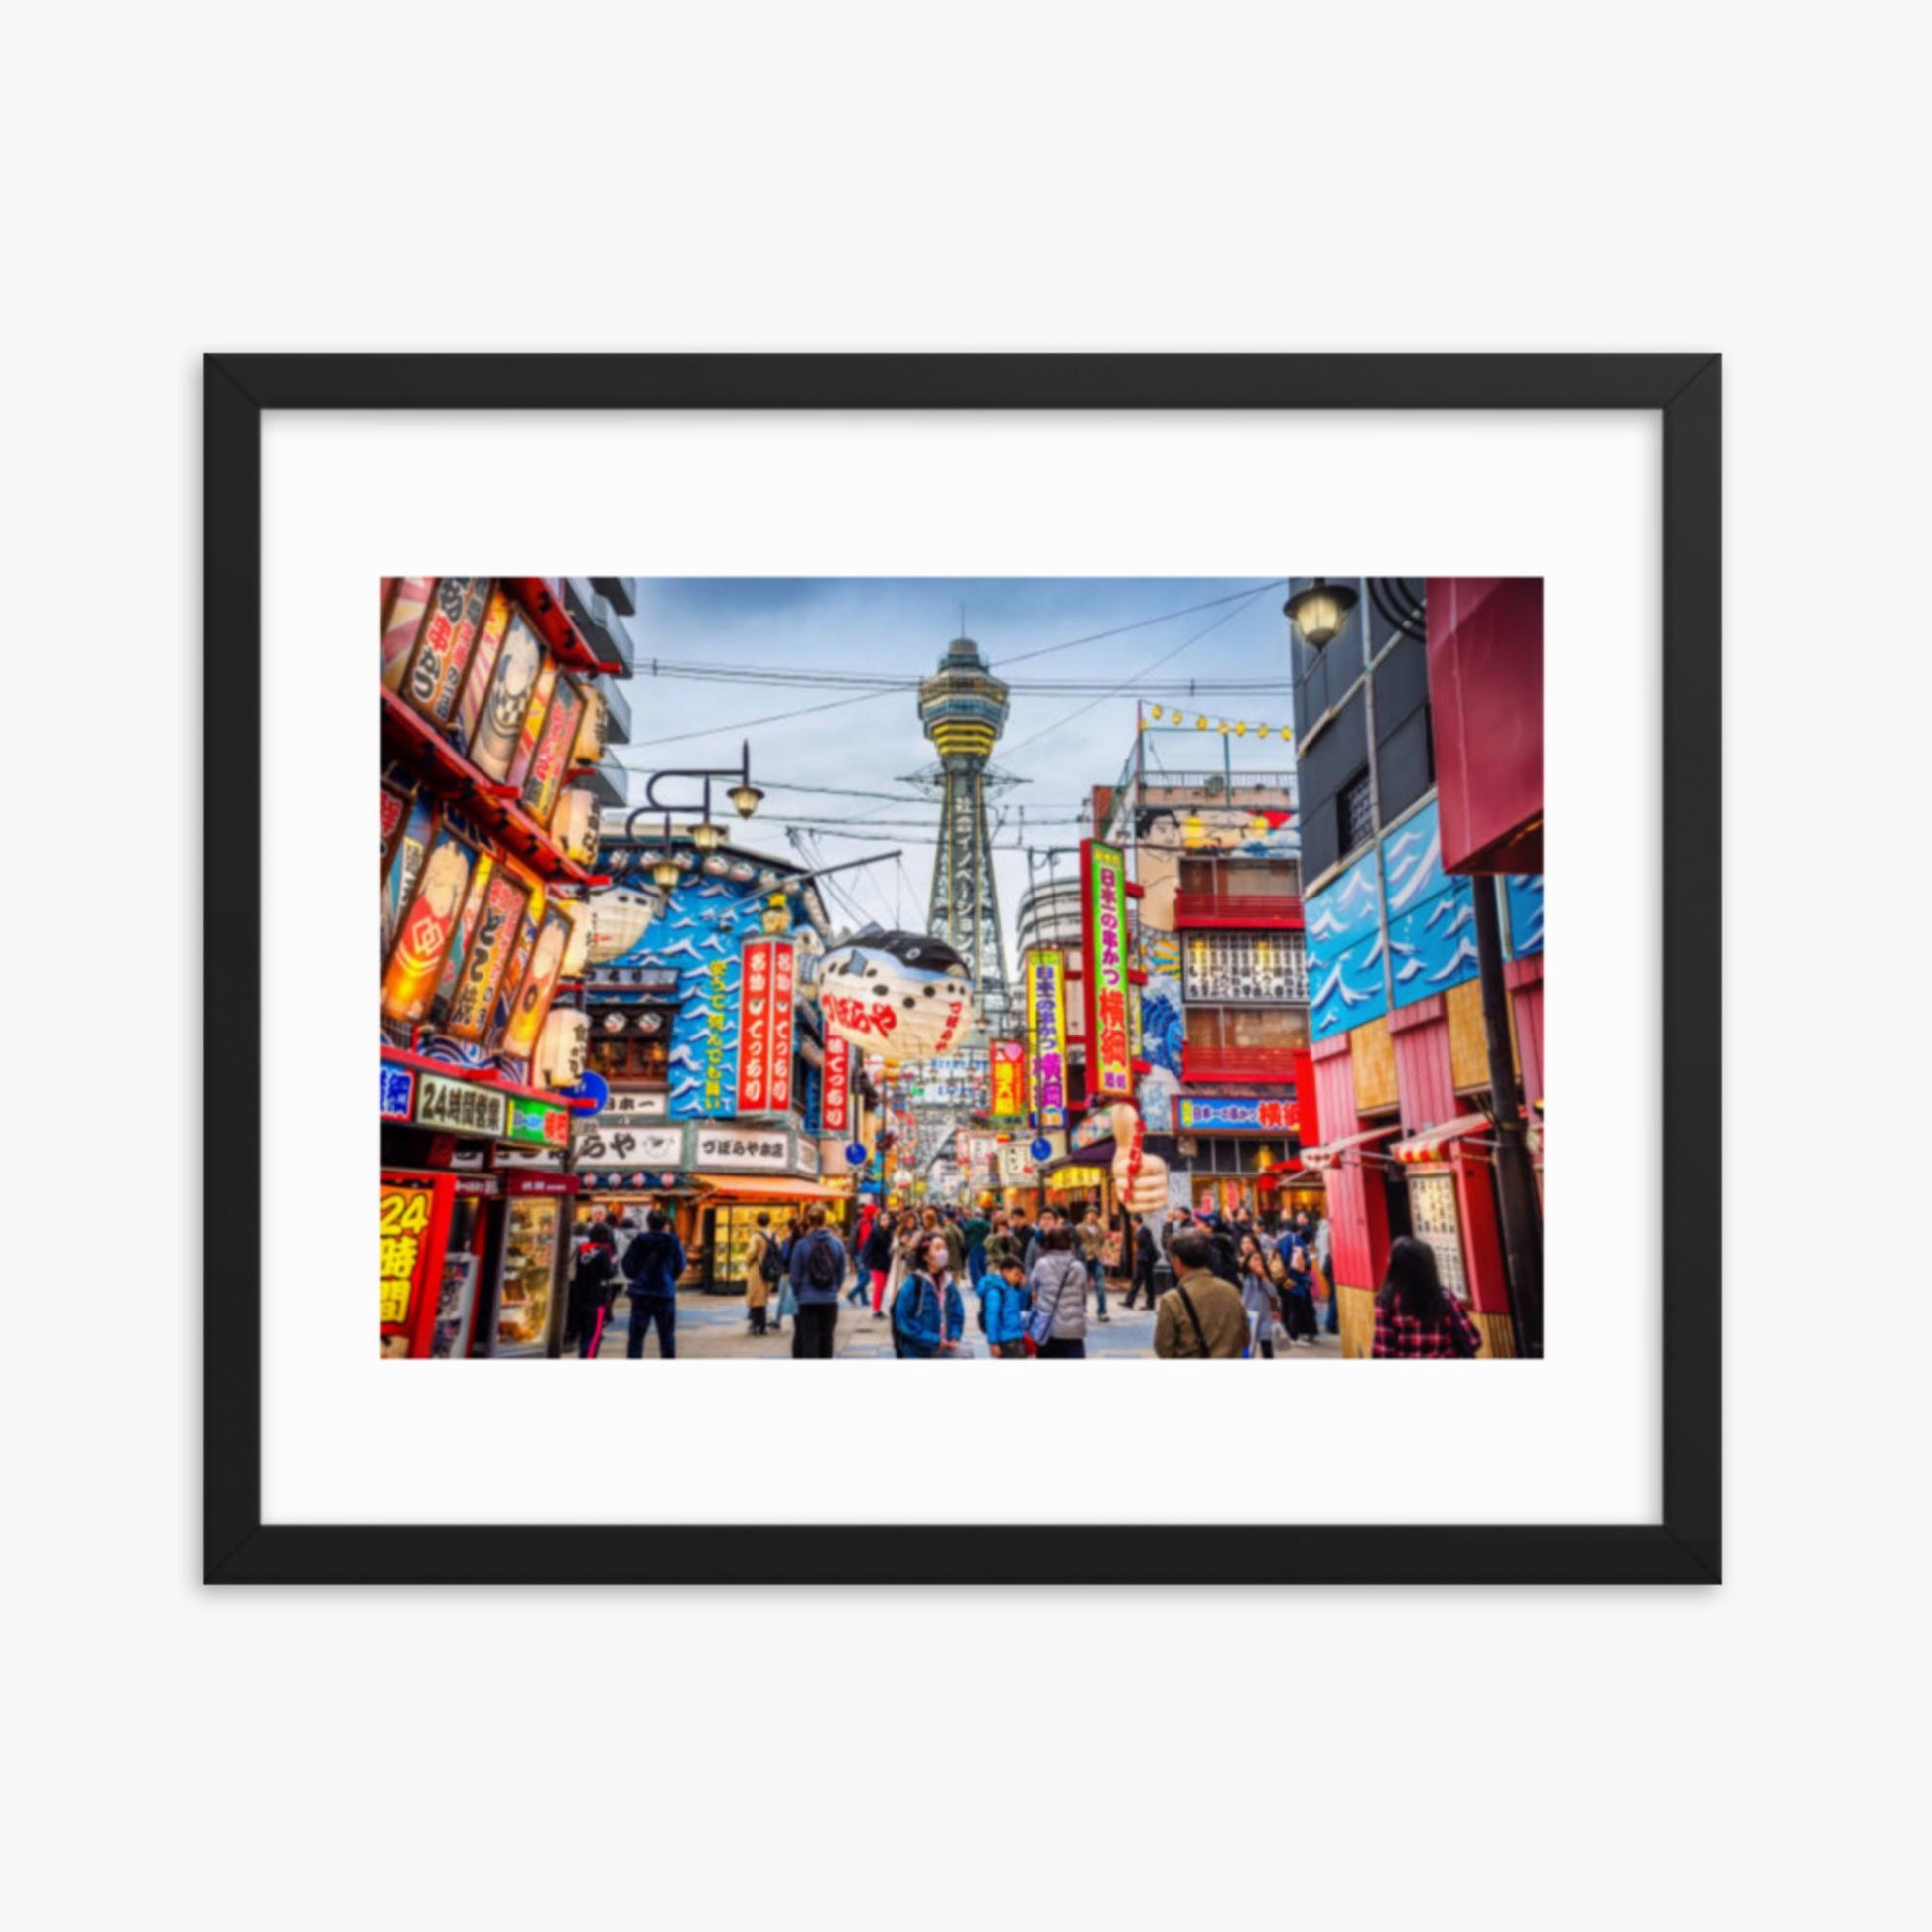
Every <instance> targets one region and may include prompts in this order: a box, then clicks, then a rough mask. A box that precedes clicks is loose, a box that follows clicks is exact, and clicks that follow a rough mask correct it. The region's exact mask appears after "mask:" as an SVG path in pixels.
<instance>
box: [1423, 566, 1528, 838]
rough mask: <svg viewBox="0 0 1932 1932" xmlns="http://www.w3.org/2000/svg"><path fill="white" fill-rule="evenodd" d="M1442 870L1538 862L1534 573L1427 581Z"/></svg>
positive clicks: (1432, 729)
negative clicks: (1527, 575)
mask: <svg viewBox="0 0 1932 1932" xmlns="http://www.w3.org/2000/svg"><path fill="white" fill-rule="evenodd" d="M1429 698H1430V715H1431V733H1432V736H1433V738H1434V740H1435V751H1436V790H1437V798H1438V801H1439V803H1440V805H1441V809H1442V834H1443V869H1444V870H1445V871H1446V872H1541V871H1542V870H1543V580H1542V578H1540V577H1432V578H1430V580H1429Z"/></svg>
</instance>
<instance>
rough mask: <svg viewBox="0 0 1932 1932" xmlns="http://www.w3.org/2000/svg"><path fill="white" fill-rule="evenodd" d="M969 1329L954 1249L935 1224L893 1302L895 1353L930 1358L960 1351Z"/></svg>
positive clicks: (923, 1238)
mask: <svg viewBox="0 0 1932 1932" xmlns="http://www.w3.org/2000/svg"><path fill="white" fill-rule="evenodd" d="M965 1332H966V1307H965V1304H964V1303H963V1302H962V1301H961V1300H960V1297H959V1281H958V1277H957V1276H955V1275H954V1273H953V1269H952V1250H951V1248H950V1247H949V1246H948V1245H947V1242H946V1237H945V1235H944V1233H943V1232H941V1231H940V1230H939V1229H937V1228H934V1229H932V1230H930V1231H929V1232H927V1233H926V1234H924V1235H923V1236H922V1238H921V1241H920V1247H919V1255H918V1266H917V1267H916V1268H914V1269H913V1271H912V1272H911V1274H909V1275H908V1276H907V1277H906V1278H905V1282H904V1285H903V1286H902V1287H901V1288H900V1289H899V1292H898V1295H897V1298H896V1299H895V1300H894V1302H893V1353H894V1354H896V1355H898V1356H901V1357H910V1358H911V1359H913V1360H928V1359H931V1358H933V1357H935V1356H940V1355H950V1354H953V1353H954V1352H956V1351H957V1349H958V1347H959V1338H960V1336H961V1335H963V1334H964V1333H965Z"/></svg>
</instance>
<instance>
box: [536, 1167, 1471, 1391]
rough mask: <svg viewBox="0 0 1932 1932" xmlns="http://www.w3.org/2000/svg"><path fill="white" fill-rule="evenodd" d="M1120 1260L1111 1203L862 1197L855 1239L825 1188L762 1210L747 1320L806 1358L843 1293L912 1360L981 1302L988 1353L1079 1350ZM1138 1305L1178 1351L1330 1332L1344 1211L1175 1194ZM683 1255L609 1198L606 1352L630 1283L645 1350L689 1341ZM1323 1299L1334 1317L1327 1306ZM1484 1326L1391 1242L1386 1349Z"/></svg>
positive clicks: (594, 1319) (952, 1344) (1137, 1272)
mask: <svg viewBox="0 0 1932 1932" xmlns="http://www.w3.org/2000/svg"><path fill="white" fill-rule="evenodd" d="M1120 1259H1121V1257H1120V1256H1119V1255H1118V1252H1117V1247H1116V1244H1115V1243H1114V1242H1112V1241H1111V1240H1110V1239H1109V1236H1108V1232H1107V1229H1106V1227H1105V1224H1104V1222H1103V1220H1102V1218H1101V1216H1100V1215H1099V1214H1098V1213H1097V1212H1096V1211H1093V1210H1091V1209H1081V1210H1076V1211H1074V1212H1071V1213H1067V1214H1061V1213H1059V1212H1057V1211H1055V1210H1054V1209H1052V1208H1042V1209H1041V1210H1040V1212H1039V1214H1038V1216H1037V1218H1036V1219H1034V1220H1029V1219H1028V1217H1027V1215H1026V1214H1025V1212H1024V1211H1021V1210H1019V1209H1015V1210H1013V1211H1011V1212H1009V1211H1007V1210H1005V1209H1000V1208H995V1209H993V1210H992V1211H991V1212H990V1213H979V1212H974V1211H968V1210H964V1209H961V1208H956V1207H951V1206H944V1207H942V1206H938V1205H927V1206H923V1207H919V1208H904V1209H900V1210H898V1211H897V1212H894V1211H890V1210H888V1209H884V1208H880V1207H878V1206H877V1205H875V1204H873V1203H866V1204H864V1205H863V1206H862V1207H861V1210H860V1213H859V1217H858V1220H857V1222H856V1224H855V1226H854V1227H853V1229H852V1231H851V1234H850V1237H849V1238H848V1237H847V1236H844V1235H842V1234H841V1233H840V1232H839V1230H838V1229H836V1228H835V1227H833V1226H832V1225H831V1223H830V1221H829V1218H828V1216H827V1214H826V1210H825V1208H824V1206H823V1205H822V1204H820V1203H816V1202H814V1203H813V1204H812V1205H810V1206H809V1207H807V1208H805V1209H804V1210H803V1211H802V1212H801V1213H799V1214H798V1215H796V1216H794V1217H792V1218H791V1219H790V1220H789V1221H788V1222H787V1223H786V1224H785V1225H784V1226H782V1227H780V1226H778V1225H776V1224H775V1223H774V1220H773V1217H772V1215H771V1214H769V1213H759V1215H758V1217H757V1222H756V1226H755V1230H754V1233H753V1236H752V1239H751V1241H750V1243H749V1244H748V1246H747V1250H746V1284H745V1308H746V1330H747V1332H748V1333H749V1334H752V1335H760V1336H761V1335H769V1334H783V1333H784V1332H785V1323H786V1322H787V1321H789V1322H790V1323H791V1352H792V1355H793V1356H794V1357H796V1358H799V1359H814V1358H816V1359H825V1358H829V1357H830V1356H831V1354H832V1353H833V1350H834V1346H835V1342H836V1338H837V1331H838V1321H839V1313H840V1310H841V1308H842V1307H849V1308H851V1309H854V1310H857V1311H862V1312H864V1311H868V1310H869V1311H870V1314H871V1318H872V1319H873V1320H874V1321H880V1322H888V1323H890V1324H891V1325H890V1334H891V1338H892V1345H893V1353H894V1354H895V1355H897V1356H898V1357H900V1358H901V1359H912V1360H921V1359H933V1358H938V1357H945V1356H949V1355H957V1354H960V1353H962V1352H965V1351H966V1350H968V1349H970V1348H971V1347H972V1345H973V1344H972V1343H971V1342H969V1340H968V1337H967V1328H966V1316H967V1301H966V1298H967V1296H968V1295H969V1294H970V1295H971V1296H972V1298H973V1301H974V1305H975V1306H974V1310H973V1315H974V1323H975V1327H976V1329H977V1331H978V1334H979V1335H980V1336H981V1337H983V1338H984V1341H985V1344H986V1348H987V1350H988V1352H989V1353H990V1354H992V1355H994V1356H996V1357H999V1358H1002V1359H1006V1360H1025V1359H1027V1358H1029V1357H1033V1356H1038V1357H1041V1358H1043V1359H1047V1360H1053V1359H1059V1360H1067V1359H1075V1360H1077V1359H1080V1358H1082V1357H1084V1356H1085V1354H1086V1352H1087V1329H1088V1321H1089V1314H1088V1305H1089V1302H1091V1303H1092V1304H1093V1313H1092V1316H1091V1319H1092V1320H1093V1321H1094V1322H1096V1323H1099V1322H1106V1321H1110V1320H1111V1319H1112V1316H1111V1315H1110V1314H1109V1312H1108V1308H1107V1276H1108V1269H1109V1266H1110V1264H1115V1263H1118V1261H1119V1260H1120ZM1126 1259H1127V1268H1126V1275H1127V1280H1128V1289H1127V1293H1126V1295H1125V1297H1124V1307H1125V1308H1127V1309H1129V1310H1132V1309H1133V1308H1134V1307H1135V1305H1136V1304H1137V1302H1139V1301H1140V1300H1141V1298H1142V1297H1143V1296H1144V1297H1145V1298H1146V1300H1145V1306H1146V1307H1147V1308H1148V1309H1150V1310H1152V1311H1153V1312H1154V1317H1155V1322H1154V1352H1155V1354H1156V1355H1157V1356H1159V1357H1160V1358H1161V1359H1163V1360H1170V1361H1172V1360H1186V1359H1189V1358H1196V1359H1198V1358H1206V1359H1221V1360H1231V1359H1238V1358H1254V1357H1259V1358H1260V1359H1262V1360H1265V1361H1272V1360H1274V1359H1275V1358H1276V1349H1277V1345H1278V1343H1277V1337H1279V1338H1280V1340H1279V1345H1280V1347H1281V1348H1283V1349H1285V1350H1293V1349H1294V1348H1295V1347H1297V1346H1298V1345H1299V1346H1306V1347H1310V1348H1312V1347H1314V1346H1316V1343H1317V1338H1318V1336H1319V1335H1320V1333H1321V1332H1322V1331H1323V1329H1324V1327H1325V1330H1326V1332H1327V1333H1329V1334H1331V1335H1332V1334H1334V1333H1336V1332H1337V1329H1338V1322H1337V1315H1336V1307H1335V1294H1334V1288H1333V1284H1332V1277H1331V1275H1330V1239H1329V1230H1328V1224H1327V1222H1326V1220H1325V1219H1323V1218H1322V1217H1320V1216H1318V1215H1312V1214H1311V1213H1309V1212H1308V1210H1307V1209H1298V1210H1296V1211H1295V1212H1294V1213H1292V1214H1289V1215H1286V1216H1273V1215H1271V1216H1268V1217H1266V1218H1264V1219H1260V1220H1257V1219H1256V1218H1254V1217H1253V1216H1251V1215H1249V1214H1246V1213H1236V1214H1233V1215H1223V1214H1220V1213H1218V1212H1216V1211H1214V1210H1212V1209H1210V1208H1202V1209H1198V1210H1190V1209H1187V1208H1184V1207H1171V1208H1169V1209H1168V1210H1167V1213H1166V1216H1165V1217H1164V1218H1163V1220H1162V1221H1161V1223H1160V1225H1159V1227H1158V1229H1157V1227H1156V1225H1155V1223H1154V1220H1153V1217H1152V1216H1149V1217H1146V1218H1145V1219H1143V1220H1142V1221H1141V1222H1140V1223H1139V1224H1138V1226H1137V1227H1136V1228H1135V1230H1134V1232H1133V1236H1132V1244H1131V1247H1130V1249H1129V1250H1128V1255H1127V1257H1126ZM684 1269H685V1254H684V1249H683V1247H682V1245H681V1244H680V1243H679V1241H678V1238H677V1236H676V1234H675V1233H673V1232H672V1231H671V1228H670V1224H669V1217H668V1216H667V1215H666V1214H665V1213H664V1211H663V1210H662V1209H661V1208H653V1209H651V1210H650V1212H649V1213H648V1214H647V1216H646V1217H645V1224H644V1226H643V1228H642V1229H641V1230H636V1229H634V1228H633V1227H632V1226H631V1224H630V1223H629V1222H628V1221H627V1220H624V1221H614V1220H613V1219H611V1218H610V1217H609V1216H608V1215H606V1214H605V1213H604V1211H603V1210H602V1209H599V1210H597V1211H596V1212H594V1214H593V1216H592V1218H591V1221H590V1224H589V1226H588V1228H587V1229H586V1230H585V1232H584V1234H583V1235H582V1236H581V1237H580V1238H579V1241H578V1247H577V1265H576V1272H575V1274H574V1276H573V1278H572V1284H571V1299H570V1307H569V1326H568V1330H567V1333H568V1336H569V1337H570V1338H571V1339H573V1340H575V1341H576V1342H577V1344H578V1346H579V1352H580V1353H581V1354H583V1355H584V1356H586V1357H594V1356H595V1355H596V1354H597V1351H598V1348H599V1346H600V1345H601V1343H602V1340H603V1336H604V1331H605V1328H606V1326H607V1324H608V1323H609V1321H610V1318H611V1316H612V1313H613V1311H614V1307H615V1303H616V1300H617V1297H618V1295H619V1294H620V1293H621V1291H622V1290H623V1289H624V1288H625V1287H627V1288H628V1291H629V1295H630V1326H629V1332H628V1335H627V1338H626V1342H625V1351H624V1352H625V1354H626V1355H627V1356H629V1357H630V1359H632V1360H636V1359H638V1358H639V1357H641V1356H642V1354H643V1352H644V1344H645V1341H646V1340H647V1339H648V1337H649V1335H650V1334H651V1332H652V1331H653V1329H654V1330H655V1332H656V1334H657V1338H658V1348H659V1351H660V1353H661V1354H662V1355H663V1356H664V1357H665V1358H666V1359H667V1360H668V1359H671V1358H673V1357H675V1355H676V1353H677V1281H678V1277H679V1276H680V1275H682V1274H683V1272H684ZM1323 1311H1325V1319H1324V1312H1323ZM1479 1347H1480V1337H1479V1336H1478V1335H1477V1333H1476V1330H1475V1327H1474V1324H1473V1323H1472V1322H1471V1320H1470V1318H1469V1316H1468V1314H1467V1313H1466V1312H1465V1311H1463V1309H1462V1308H1461V1306H1460V1304H1458V1303H1457V1302H1456V1301H1455V1299H1454V1298H1453V1297H1452V1296H1451V1295H1449V1293H1448V1291H1447V1290H1446V1289H1445V1288H1444V1287H1443V1284H1442V1281H1441V1278H1440V1276H1439V1274H1438V1271H1437V1265H1436V1257H1435V1253H1434V1251H1433V1250H1432V1249H1430V1248H1429V1247H1428V1246H1427V1245H1426V1244H1425V1243H1423V1242H1420V1241H1416V1240H1413V1239H1410V1238H1408V1237H1406V1236H1405V1237H1402V1238H1400V1239H1398V1240H1397V1241H1396V1242H1395V1243H1394V1244H1393V1247H1392V1250H1391V1253H1390V1257H1389V1266H1388V1271H1387V1277H1386V1279H1385V1280H1384V1282H1383V1284H1382V1287H1381V1289H1380V1291H1379V1292H1378V1294H1377V1297H1376V1304H1375V1335H1374V1342H1373V1347H1372V1351H1371V1352H1372V1353H1373V1354H1374V1355H1376V1356H1382V1357H1401V1356H1409V1357H1462V1358H1467V1357H1469V1356H1473V1355H1474V1354H1476V1353H1477V1352H1478V1349H1479Z"/></svg>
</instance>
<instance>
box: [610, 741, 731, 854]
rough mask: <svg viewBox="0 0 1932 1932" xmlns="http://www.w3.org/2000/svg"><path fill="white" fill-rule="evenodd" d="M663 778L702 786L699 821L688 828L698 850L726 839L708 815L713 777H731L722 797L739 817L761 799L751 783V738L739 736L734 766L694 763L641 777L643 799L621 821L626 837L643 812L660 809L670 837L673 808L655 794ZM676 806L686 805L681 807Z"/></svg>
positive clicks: (721, 780)
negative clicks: (686, 780)
mask: <svg viewBox="0 0 1932 1932" xmlns="http://www.w3.org/2000/svg"><path fill="white" fill-rule="evenodd" d="M666 778H689V779H692V780H693V781H695V782H696V783H697V784H699V785H700V786H702V788H703V789H702V790H701V792H700V794H699V801H698V805H697V808H696V809H697V810H698V812H699V814H700V816H699V822H698V823H697V824H696V825H694V826H693V827H692V828H691V843H692V844H693V845H695V846H696V847H697V848H698V850H699V851H700V852H715V851H717V849H718V848H719V847H720V846H721V845H723V844H724V842H725V829H724V827H723V826H722V825H719V824H718V823H717V822H716V821H715V820H714V819H713V818H712V816H711V787H712V782H713V780H714V779H715V780H716V781H717V782H719V783H720V784H723V783H724V782H725V780H726V779H730V780H731V783H730V785H729V786H728V787H727V789H726V792H725V796H726V797H727V798H729V799H730V800H731V802H732V809H733V810H734V811H735V812H737V814H738V815H739V817H740V818H750V817H751V816H752V814H753V813H754V812H756V811H757V810H758V808H759V805H761V804H762V803H763V802H764V793H763V792H762V791H760V790H759V787H758V786H757V785H755V784H754V783H753V782H752V741H751V740H750V739H749V738H748V739H741V740H740V741H739V751H738V762H737V764H735V765H730V764H728V765H725V766H722V767H718V766H709V767H707V766H703V765H693V766H691V767H689V768H686V769H679V770H664V771H653V772H652V773H651V774H650V776H649V777H648V778H646V779H645V780H644V802H643V803H642V804H641V805H639V806H638V807H637V809H636V810H635V811H634V812H632V813H631V814H630V816H629V817H628V818H627V819H625V820H624V822H623V835H624V837H625V838H626V839H630V838H635V837H636V829H635V828H636V824H637V821H638V820H639V819H640V818H642V817H643V815H644V814H645V813H646V812H663V813H664V814H665V820H664V824H665V836H666V837H669V836H670V831H669V828H670V816H669V814H670V812H671V810H672V807H671V805H670V803H669V801H668V800H666V799H662V798H660V797H658V795H657V787H658V786H659V785H660V784H662V783H663V782H664V780H665V779H666ZM677 809H679V810H684V809H686V808H685V807H683V806H680V807H678V808H677Z"/></svg>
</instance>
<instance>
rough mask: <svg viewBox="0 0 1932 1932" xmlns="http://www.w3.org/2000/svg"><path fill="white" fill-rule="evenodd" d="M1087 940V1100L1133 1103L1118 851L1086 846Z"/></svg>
mask: <svg viewBox="0 0 1932 1932" xmlns="http://www.w3.org/2000/svg"><path fill="white" fill-rule="evenodd" d="M1080 882H1081V894H1080V902H1081V935H1082V951H1083V952H1084V954H1085V956H1086V994H1087V1097H1088V1099H1089V1100H1132V1099H1133V1098H1134V1058H1133V1053H1132V1050H1131V1048H1130V1046H1129V1043H1128V1020H1127V999H1128V980H1127V866H1126V861H1125V859H1124V858H1123V856H1122V854H1121V850H1120V848H1119V847H1118V846H1114V845H1102V844H1101V843H1100V841H1099V840H1098V839H1082V840H1081V841H1080Z"/></svg>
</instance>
